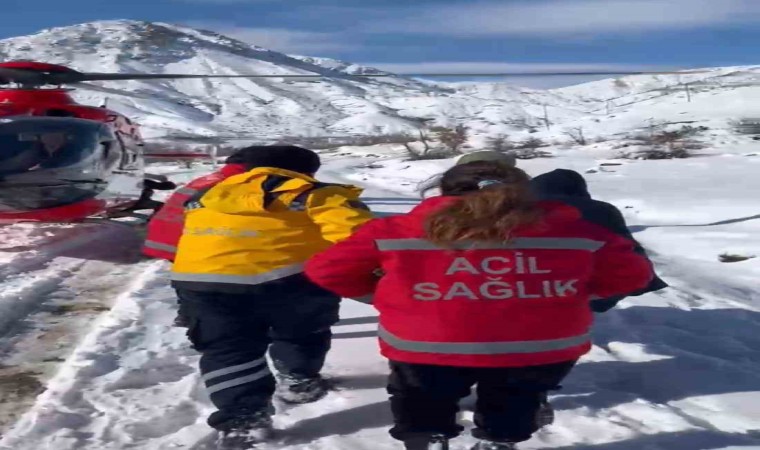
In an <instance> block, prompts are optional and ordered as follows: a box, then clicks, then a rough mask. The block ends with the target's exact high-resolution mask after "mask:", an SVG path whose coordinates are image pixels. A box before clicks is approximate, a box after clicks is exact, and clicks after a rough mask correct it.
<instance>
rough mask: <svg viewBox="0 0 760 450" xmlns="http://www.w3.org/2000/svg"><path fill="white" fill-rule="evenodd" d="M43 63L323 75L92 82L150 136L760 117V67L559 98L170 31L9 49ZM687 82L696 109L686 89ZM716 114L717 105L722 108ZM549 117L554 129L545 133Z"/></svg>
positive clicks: (94, 92)
mask: <svg viewBox="0 0 760 450" xmlns="http://www.w3.org/2000/svg"><path fill="white" fill-rule="evenodd" d="M17 59H27V60H38V61H44V62H52V63H60V64H65V65H68V66H71V67H73V68H75V69H78V70H82V71H95V72H109V71H111V72H127V73H135V72H141V73H153V72H158V73H191V74H283V75H285V74H319V75H326V76H327V77H324V78H315V79H308V80H300V81H298V80H286V79H277V78H275V79H234V80H177V81H155V82H137V81H132V82H110V83H99V84H98V83H96V84H90V85H88V87H83V88H81V89H79V90H78V91H76V93H75V97H76V98H77V99H78V100H80V101H83V102H87V103H90V104H101V103H102V102H103V100H104V99H105V98H108V100H109V106H110V107H112V108H114V109H117V110H119V111H121V112H123V113H125V114H128V115H130V116H131V117H133V118H135V119H137V120H138V121H139V122H140V123H142V124H143V125H144V126H145V127H146V130H145V134H146V136H148V137H154V136H161V135H165V134H168V133H182V134H202V135H223V136H228V135H241V136H244V137H250V138H251V139H274V138H277V137H283V136H323V135H331V136H343V135H352V134H390V133H398V132H412V131H414V130H416V129H418V128H419V127H420V126H421V125H422V124H424V123H427V124H438V125H455V124H465V125H467V126H469V127H470V128H471V130H472V132H473V133H472V134H473V139H472V140H471V145H472V146H479V145H481V144H482V143H483V139H484V137H485V136H488V135H490V136H494V135H499V134H509V135H510V137H512V138H513V139H517V140H521V139H526V138H527V137H528V136H529V132H530V131H533V132H534V134H535V132H538V133H539V134H535V136H534V137H540V138H542V139H546V140H548V141H550V142H562V141H566V140H567V139H566V138H565V137H564V135H563V131H564V130H565V129H567V128H568V127H578V126H583V127H586V128H595V130H593V132H592V133H591V134H592V135H593V136H594V137H605V138H609V137H614V136H615V135H616V134H618V133H625V132H629V131H631V130H635V129H637V128H641V127H643V126H646V125H647V124H648V123H649V122H647V121H648V120H650V119H652V118H653V113H654V119H656V120H660V121H662V122H679V121H685V120H689V121H692V122H693V123H699V124H705V125H707V124H708V123H709V125H712V126H717V127H718V128H720V129H726V128H727V127H728V125H727V124H728V122H729V121H730V120H733V119H736V118H737V116H743V115H749V116H753V115H754V116H760V110H759V109H760V106H758V105H759V104H760V103H758V102H756V101H745V99H751V98H756V97H757V96H758V95H760V94H758V92H760V91H759V90H760V86H758V83H760V66H756V67H731V68H716V69H709V70H706V71H703V72H699V73H693V74H684V75H651V76H633V77H624V78H622V79H610V80H604V81H599V82H594V83H588V84H584V85H579V86H574V87H570V88H564V89H556V90H549V91H543V90H534V89H526V88H519V87H515V86H512V85H510V84H508V81H509V80H506V82H505V83H438V84H436V83H431V82H422V81H414V80H409V79H404V78H400V77H389V78H375V79H366V78H365V79H356V78H351V79H348V78H346V77H345V75H347V74H350V75H356V74H367V73H380V72H379V71H378V70H376V69H372V68H369V67H363V66H359V65H355V64H351V63H349V62H343V61H336V60H332V59H328V58H316V57H309V56H300V55H285V54H282V53H277V52H273V51H270V50H267V49H263V48H260V47H256V46H251V45H248V44H245V43H243V42H240V41H237V40H234V39H231V38H227V37H224V36H221V35H219V34H216V33H212V32H208V31H200V30H194V29H190V28H183V27H177V26H173V25H168V24H161V23H147V22H136V21H126V20H122V21H105V22H93V23H88V24H82V25H76V26H71V27H65V28H55V29H50V30H45V31H42V32H40V33H38V34H35V35H32V36H24V37H17V38H12V39H6V40H2V41H0V60H17ZM687 83H688V84H689V89H690V90H689V93H688V95H689V96H691V97H692V101H693V104H688V103H687V98H686V97H687V92H686V89H685V86H684V84H687ZM716 104H717V105H719V106H720V107H719V108H717V109H716V108H715V106H716ZM546 118H548V119H549V125H550V127H549V129H548V130H547V129H546V120H545V119H546Z"/></svg>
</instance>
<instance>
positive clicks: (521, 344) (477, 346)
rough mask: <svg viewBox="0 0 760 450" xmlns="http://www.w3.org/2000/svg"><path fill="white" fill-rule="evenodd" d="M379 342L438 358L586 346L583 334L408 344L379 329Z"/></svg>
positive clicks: (537, 351) (539, 351) (587, 335)
mask: <svg viewBox="0 0 760 450" xmlns="http://www.w3.org/2000/svg"><path fill="white" fill-rule="evenodd" d="M377 333H378V336H379V337H380V339H382V340H383V341H385V343H386V344H388V345H390V346H391V347H393V348H395V349H398V350H402V351H405V352H416V353H437V354H440V355H503V354H509V353H542V352H550V351H555V350H565V349H568V348H572V347H577V346H579V345H583V344H585V343H587V342H588V341H589V340H590V339H591V336H590V335H589V334H588V333H586V334H582V335H580V336H573V337H570V338H564V339H552V340H548V341H517V342H424V341H409V340H406V339H401V338H399V337H397V336H394V335H393V334H391V333H390V332H388V331H387V330H386V329H384V328H383V327H380V328H379V329H378V331H377Z"/></svg>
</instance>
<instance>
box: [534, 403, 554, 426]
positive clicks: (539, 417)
mask: <svg viewBox="0 0 760 450" xmlns="http://www.w3.org/2000/svg"><path fill="white" fill-rule="evenodd" d="M553 423H554V408H552V405H551V403H549V398H548V397H547V396H544V398H543V399H542V400H541V408H540V409H539V410H538V412H537V413H536V425H538V428H543V427H545V426H547V425H551V424H553Z"/></svg>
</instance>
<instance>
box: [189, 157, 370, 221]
mask: <svg viewBox="0 0 760 450" xmlns="http://www.w3.org/2000/svg"><path fill="white" fill-rule="evenodd" d="M273 179H279V181H281V182H280V183H276V184H273V187H271V188H270V187H268V186H267V185H266V184H267V183H268V180H273ZM319 187H324V184H322V183H320V182H319V181H317V180H316V179H314V178H312V177H310V176H308V175H304V174H302V173H298V172H293V171H290V170H285V169H277V168H274V167H258V168H255V169H253V170H249V171H248V172H244V173H240V174H238V175H232V176H230V177H229V178H226V179H225V180H223V181H222V182H220V183H219V184H217V185H215V186H214V187H213V188H211V189H210V190H209V191H208V192H207V193H206V194H205V195H204V196H203V198H202V199H201V203H202V204H203V207H204V208H208V209H212V210H215V211H217V212H220V213H224V214H255V213H261V212H264V211H266V210H267V209H266V206H265V204H266V203H267V201H266V199H267V197H268V196H267V195H266V194H267V193H277V194H279V195H281V196H282V198H283V199H288V200H286V201H292V199H294V198H295V197H297V196H298V195H300V194H302V193H303V192H306V191H308V190H311V189H314V188H319ZM339 187H340V188H341V189H342V190H343V192H344V193H345V195H346V196H347V197H349V198H350V199H352V200H354V199H358V198H359V196H360V195H361V194H362V192H363V190H362V189H360V188H358V187H356V186H345V185H340V186H339Z"/></svg>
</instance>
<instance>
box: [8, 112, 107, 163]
mask: <svg viewBox="0 0 760 450" xmlns="http://www.w3.org/2000/svg"><path fill="white" fill-rule="evenodd" d="M99 137H100V133H99V130H98V127H92V126H72V124H65V125H64V124H55V125H50V124H42V123H35V124H18V123H9V124H0V174H6V175H7V174H13V173H22V172H27V171H30V170H39V169H57V168H65V167H69V166H74V165H77V164H79V163H82V162H85V161H87V160H89V159H90V158H91V157H92V156H93V155H94V154H95V153H96V151H97V150H98V149H99V148H100V147H99V146H100V139H99Z"/></svg>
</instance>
